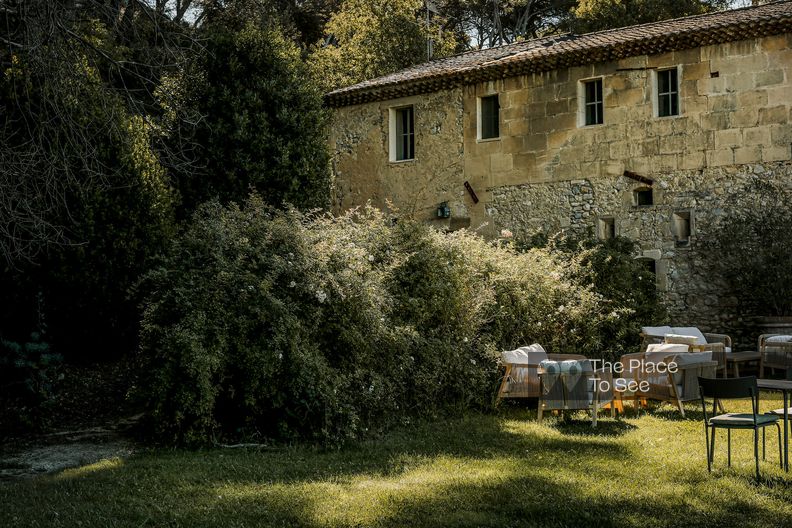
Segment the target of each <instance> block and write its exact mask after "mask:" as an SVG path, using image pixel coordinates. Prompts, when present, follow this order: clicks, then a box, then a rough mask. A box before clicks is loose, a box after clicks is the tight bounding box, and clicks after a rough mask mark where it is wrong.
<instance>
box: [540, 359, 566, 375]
mask: <svg viewBox="0 0 792 528" xmlns="http://www.w3.org/2000/svg"><path fill="white" fill-rule="evenodd" d="M539 368H541V369H543V370H544V371H545V372H547V373H548V374H560V373H561V363H559V362H558V361H552V360H550V359H545V360H544V361H542V362H540V363H539Z"/></svg>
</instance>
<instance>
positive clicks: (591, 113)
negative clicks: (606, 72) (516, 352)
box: [585, 79, 603, 125]
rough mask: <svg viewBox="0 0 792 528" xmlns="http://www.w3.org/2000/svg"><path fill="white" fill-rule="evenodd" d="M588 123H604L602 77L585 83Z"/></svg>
mask: <svg viewBox="0 0 792 528" xmlns="http://www.w3.org/2000/svg"><path fill="white" fill-rule="evenodd" d="M585 96H586V100H585V106H586V125H600V124H602V122H603V120H602V79H597V80H595V81H588V82H586V83H585Z"/></svg>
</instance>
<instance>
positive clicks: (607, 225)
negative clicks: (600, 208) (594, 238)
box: [599, 217, 616, 240]
mask: <svg viewBox="0 0 792 528" xmlns="http://www.w3.org/2000/svg"><path fill="white" fill-rule="evenodd" d="M599 237H600V238H601V239H602V240H608V239H611V238H616V219H615V218H613V217H603V218H600V219H599Z"/></svg>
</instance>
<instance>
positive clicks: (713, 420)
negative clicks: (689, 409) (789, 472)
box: [698, 376, 784, 480]
mask: <svg viewBox="0 0 792 528" xmlns="http://www.w3.org/2000/svg"><path fill="white" fill-rule="evenodd" d="M698 383H699V390H700V393H701V409H702V411H703V412H704V438H705V441H706V443H707V471H709V472H712V465H713V463H714V461H715V433H716V431H717V429H726V431H727V442H728V448H727V449H728V455H727V456H728V465H729V467H731V430H732V429H746V430H753V433H754V435H753V437H754V459H755V460H756V478H757V480H758V479H759V429H762V459H763V460H764V459H765V440H764V438H765V437H764V428H765V427H768V426H771V425H775V426H776V428H777V429H778V461H779V464H781V467H782V468H783V467H784V462H783V458H782V454H781V426H780V425H779V424H778V416H776V415H772V414H759V386H758V385H757V381H756V377H754V376H749V377H745V378H732V379H716V378H706V377H701V378H699V379H698ZM707 398H712V399H713V403H712V415H713V416H709V415H708V414H707V402H706V399H707ZM748 398H750V399H751V413H723V414H718V415H715V404H716V402H719V401H722V400H724V399H748ZM710 429H711V430H712V432H711V436H710Z"/></svg>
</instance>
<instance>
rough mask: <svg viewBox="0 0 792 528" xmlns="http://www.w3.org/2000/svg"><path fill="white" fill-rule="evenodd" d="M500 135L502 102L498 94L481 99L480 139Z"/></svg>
mask: <svg viewBox="0 0 792 528" xmlns="http://www.w3.org/2000/svg"><path fill="white" fill-rule="evenodd" d="M497 137H500V103H499V102H498V96H497V94H496V95H490V96H487V97H482V98H481V99H479V139H493V138H497Z"/></svg>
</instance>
